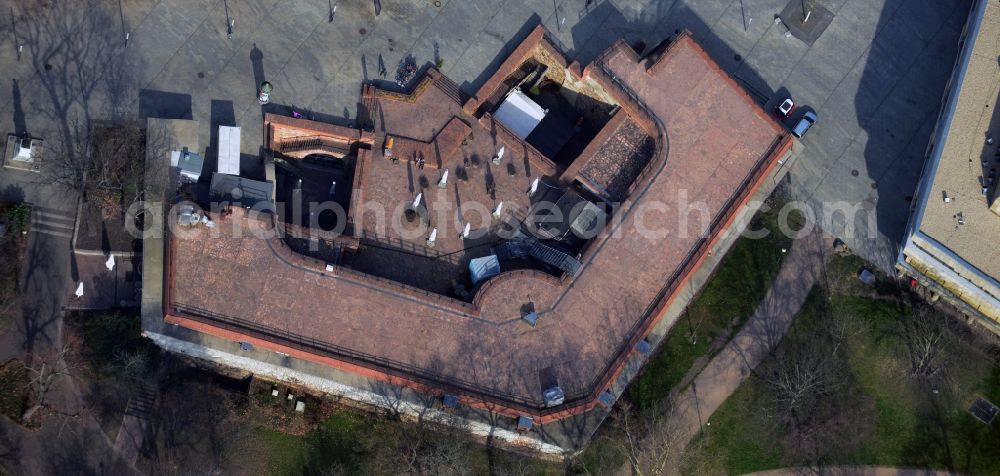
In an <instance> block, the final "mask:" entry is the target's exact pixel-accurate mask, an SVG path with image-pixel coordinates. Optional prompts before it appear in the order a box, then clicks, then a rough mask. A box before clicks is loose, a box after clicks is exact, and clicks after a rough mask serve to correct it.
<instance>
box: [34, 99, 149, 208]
mask: <svg viewBox="0 0 1000 476" xmlns="http://www.w3.org/2000/svg"><path fill="white" fill-rule="evenodd" d="M67 128H68V130H69V133H68V134H67V135H66V137H67V138H66V139H56V140H54V141H53V142H52V144H51V145H50V146H49V148H50V151H49V153H47V154H46V157H45V160H44V161H43V172H44V175H45V177H47V179H48V181H49V182H51V183H58V184H61V185H64V186H66V187H69V188H71V189H74V190H77V191H80V192H84V193H86V194H88V195H89V197H90V199H96V200H99V201H110V202H111V203H110V204H109V205H111V206H113V207H115V208H121V207H122V204H124V205H125V206H127V205H128V204H129V203H131V202H133V201H137V200H139V199H140V198H141V192H142V186H141V185H142V177H143V174H144V173H145V167H144V165H145V154H146V137H145V136H146V134H145V130H144V129H143V128H141V127H139V125H137V124H134V123H130V122H126V123H121V124H102V123H97V122H95V121H86V120H84V119H81V118H79V116H74V117H73V118H72V119H70V120H69V121H67Z"/></svg>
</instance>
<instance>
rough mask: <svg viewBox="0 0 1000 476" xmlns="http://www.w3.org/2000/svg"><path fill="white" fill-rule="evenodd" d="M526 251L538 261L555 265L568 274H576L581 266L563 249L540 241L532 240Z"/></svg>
mask: <svg viewBox="0 0 1000 476" xmlns="http://www.w3.org/2000/svg"><path fill="white" fill-rule="evenodd" d="M528 252H529V253H531V256H532V257H533V258H535V259H537V260H538V261H541V262H543V263H545V264H547V265H549V266H555V267H556V268H559V269H561V270H563V272H565V273H567V274H569V275H570V276H576V273H577V272H578V271H580V267H581V266H582V264H580V262H579V261H577V259H576V258H574V257H572V256H570V255H569V254H567V253H566V252H565V251H563V250H560V249H558V248H555V247H552V246H549V245H546V244H544V243H542V242H541V241H537V240H536V241H534V242H532V243H531V245H530V247H529V248H528Z"/></svg>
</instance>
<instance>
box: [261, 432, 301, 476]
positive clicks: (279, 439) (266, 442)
mask: <svg viewBox="0 0 1000 476" xmlns="http://www.w3.org/2000/svg"><path fill="white" fill-rule="evenodd" d="M254 438H255V439H257V442H258V443H259V444H260V446H261V447H263V448H264V451H265V452H266V453H267V455H266V457H267V471H266V473H267V474H274V475H286V474H298V473H301V471H296V469H301V468H302V463H303V461H304V459H305V454H306V452H305V445H304V442H303V441H302V440H303V437H301V436H295V435H288V434H285V433H282V432H280V431H274V430H272V429H269V428H264V427H258V428H256V429H254Z"/></svg>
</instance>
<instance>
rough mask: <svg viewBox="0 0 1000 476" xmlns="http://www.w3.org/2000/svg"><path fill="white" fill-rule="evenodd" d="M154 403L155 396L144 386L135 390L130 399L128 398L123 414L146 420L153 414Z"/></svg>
mask: <svg viewBox="0 0 1000 476" xmlns="http://www.w3.org/2000/svg"><path fill="white" fill-rule="evenodd" d="M154 402H156V394H155V393H153V390H152V389H150V388H149V387H148V386H146V385H142V386H140V387H139V388H138V389H136V391H135V393H134V394H133V395H132V398H129V400H128V405H126V406H125V414H126V415H132V416H134V417H137V418H141V419H148V418H149V416H150V415H151V414H152V413H153V403H154Z"/></svg>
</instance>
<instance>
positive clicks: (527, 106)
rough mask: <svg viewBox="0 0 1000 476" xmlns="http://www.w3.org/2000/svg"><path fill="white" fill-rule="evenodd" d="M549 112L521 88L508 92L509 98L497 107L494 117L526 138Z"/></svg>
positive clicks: (522, 137)
mask: <svg viewBox="0 0 1000 476" xmlns="http://www.w3.org/2000/svg"><path fill="white" fill-rule="evenodd" d="M547 113H548V111H546V110H545V109H542V106H539V105H538V104H536V103H535V101H532V100H531V98H529V97H528V96H526V95H525V94H524V93H522V92H521V90H520V89H515V90H513V91H511V92H510V93H509V94H507V98H506V99H504V101H503V104H500V107H499V108H497V111H496V112H495V113H494V114H493V117H495V118H496V120H498V121H500V123H501V124H503V125H504V127H506V128H507V129H510V131H511V132H513V133H514V135H516V136H517V137H518V138H520V139H521V140H524V138H526V137H528V134H531V131H533V130H535V127H536V126H538V123H540V122H542V118H543V117H545V114H547Z"/></svg>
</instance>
